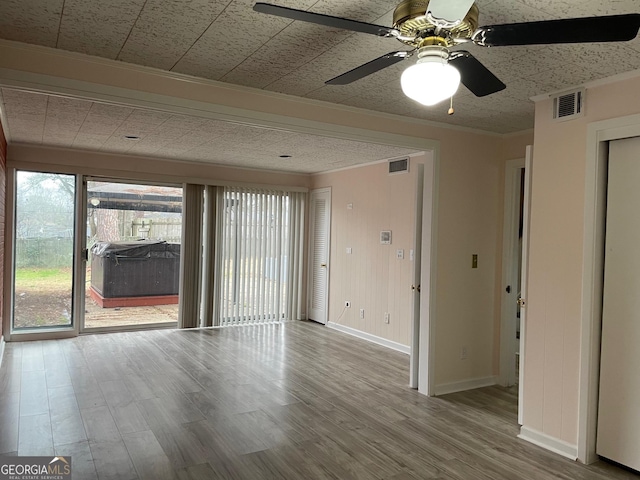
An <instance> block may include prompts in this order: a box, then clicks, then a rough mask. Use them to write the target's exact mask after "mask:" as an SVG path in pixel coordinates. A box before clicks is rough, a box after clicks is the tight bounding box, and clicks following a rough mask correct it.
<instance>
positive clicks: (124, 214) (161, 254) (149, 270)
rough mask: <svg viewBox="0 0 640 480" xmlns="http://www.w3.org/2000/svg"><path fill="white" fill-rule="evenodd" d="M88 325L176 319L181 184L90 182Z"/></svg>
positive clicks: (131, 324) (145, 323)
mask: <svg viewBox="0 0 640 480" xmlns="http://www.w3.org/2000/svg"><path fill="white" fill-rule="evenodd" d="M86 198H87V248H88V250H89V251H88V261H87V267H86V268H87V271H86V279H85V312H84V328H83V330H91V329H100V330H104V329H111V330H113V329H122V328H131V327H138V328H139V327H141V326H149V325H162V324H171V323H175V322H177V319H178V286H179V274H180V244H181V238H182V188H178V187H165V186H158V185H139V184H131V183H121V182H109V181H96V180H90V181H88V182H87V197H86Z"/></svg>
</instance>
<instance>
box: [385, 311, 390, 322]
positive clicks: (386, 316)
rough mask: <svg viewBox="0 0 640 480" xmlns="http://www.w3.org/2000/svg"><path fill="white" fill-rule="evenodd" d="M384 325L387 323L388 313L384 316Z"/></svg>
mask: <svg viewBox="0 0 640 480" xmlns="http://www.w3.org/2000/svg"><path fill="white" fill-rule="evenodd" d="M384 323H389V313H385V314H384Z"/></svg>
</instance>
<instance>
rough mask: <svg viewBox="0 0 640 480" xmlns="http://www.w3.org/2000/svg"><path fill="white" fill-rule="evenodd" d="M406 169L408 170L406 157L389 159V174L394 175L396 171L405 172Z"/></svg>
mask: <svg viewBox="0 0 640 480" xmlns="http://www.w3.org/2000/svg"><path fill="white" fill-rule="evenodd" d="M408 171H409V159H408V158H402V159H400V160H391V161H389V175H395V174H397V173H407V172H408Z"/></svg>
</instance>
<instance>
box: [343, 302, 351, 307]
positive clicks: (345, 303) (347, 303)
mask: <svg viewBox="0 0 640 480" xmlns="http://www.w3.org/2000/svg"><path fill="white" fill-rule="evenodd" d="M344 306H345V307H346V308H351V302H350V301H349V300H345V302H344Z"/></svg>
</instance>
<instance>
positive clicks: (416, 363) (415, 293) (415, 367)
mask: <svg viewBox="0 0 640 480" xmlns="http://www.w3.org/2000/svg"><path fill="white" fill-rule="evenodd" d="M423 198H424V165H422V164H418V178H417V183H416V217H415V225H416V229H415V238H414V243H413V248H414V254H413V285H411V302H412V305H411V316H412V318H411V356H410V359H409V386H410V387H411V388H418V380H419V375H418V373H419V370H420V277H421V275H422V202H423Z"/></svg>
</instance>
